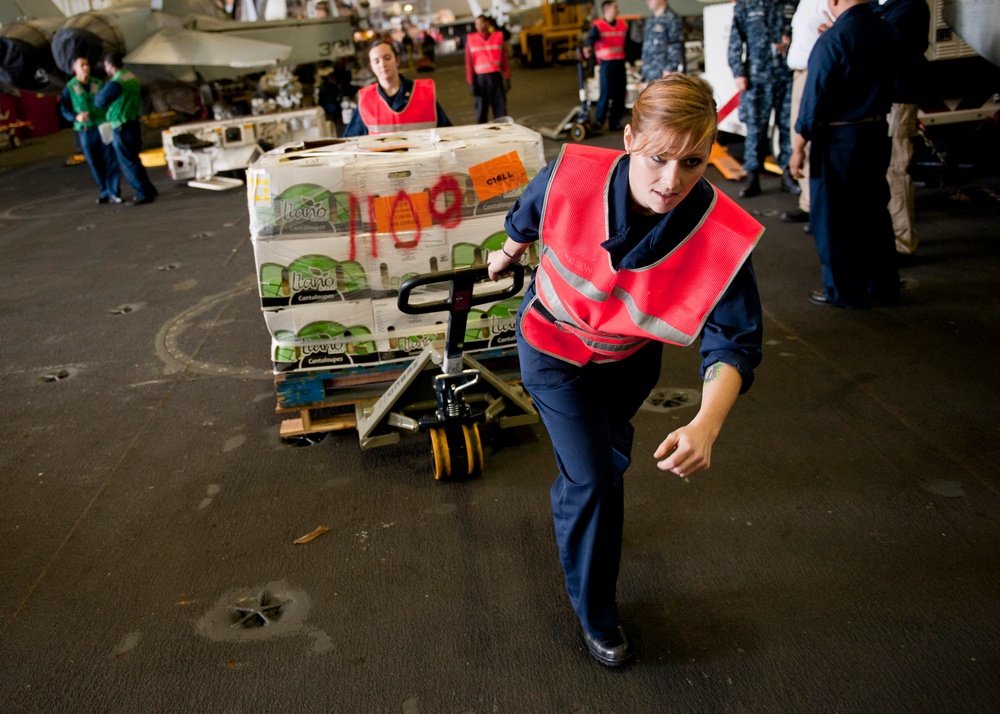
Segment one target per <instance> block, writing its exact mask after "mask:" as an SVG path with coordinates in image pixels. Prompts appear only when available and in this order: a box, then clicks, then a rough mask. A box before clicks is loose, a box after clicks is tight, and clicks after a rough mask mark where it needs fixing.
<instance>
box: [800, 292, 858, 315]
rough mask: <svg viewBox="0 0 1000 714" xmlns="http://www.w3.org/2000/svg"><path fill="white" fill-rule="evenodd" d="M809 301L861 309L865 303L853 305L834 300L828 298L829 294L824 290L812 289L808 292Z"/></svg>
mask: <svg viewBox="0 0 1000 714" xmlns="http://www.w3.org/2000/svg"><path fill="white" fill-rule="evenodd" d="M809 302H811V303H812V304H813V305H826V306H827V307H840V308H845V309H847V310H861V309H863V308H865V307H867V305H861V304H858V305H853V304H850V303H846V302H835V301H833V300H831V299H830V296H829V295H827V294H826V291H825V290H813V291H812V292H811V293H809Z"/></svg>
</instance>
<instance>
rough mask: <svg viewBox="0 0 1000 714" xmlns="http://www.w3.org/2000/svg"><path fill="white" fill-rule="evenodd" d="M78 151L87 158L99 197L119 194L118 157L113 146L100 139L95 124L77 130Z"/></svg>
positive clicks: (99, 133)
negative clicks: (99, 191)
mask: <svg viewBox="0 0 1000 714" xmlns="http://www.w3.org/2000/svg"><path fill="white" fill-rule="evenodd" d="M76 134H77V139H78V140H79V142H80V151H82V152H83V156H84V158H85V159H87V166H89V167H90V172H91V173H92V174H94V180H95V181H97V185H98V186H99V187H100V189H101V198H112V197H114V196H120V195H121V174H120V173H119V171H118V159H117V158H116V157H115V148H114V146H113V145H111V144H105V143H104V142H103V141H101V132H100V131H98V130H97V127H96V126H92V127H90V128H89V129H84V130H83V131H78V132H77V133H76Z"/></svg>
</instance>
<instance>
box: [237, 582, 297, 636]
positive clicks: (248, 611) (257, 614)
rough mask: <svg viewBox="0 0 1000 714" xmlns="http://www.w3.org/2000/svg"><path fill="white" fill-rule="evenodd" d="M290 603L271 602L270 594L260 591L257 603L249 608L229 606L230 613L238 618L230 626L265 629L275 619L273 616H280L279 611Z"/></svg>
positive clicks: (288, 601)
mask: <svg viewBox="0 0 1000 714" xmlns="http://www.w3.org/2000/svg"><path fill="white" fill-rule="evenodd" d="M291 602H292V601H291V600H280V601H272V596H271V594H270V593H268V592H267V591H266V590H261V591H260V593H258V594H257V602H255V603H254V604H253V605H251V606H249V607H242V606H240V605H230V607H229V610H230V612H232V613H233V614H234V615H237V616H238V617H239V618H240V619H238V620H237V621H236V622H234V623H233V624H232V626H233V627H267V626H268V625H270V624H271V620H272V619H277V618H276V617H275V615H278V614H280V613H279V610H280V609H281V608H283V607H284V606H285V605H288V604H289V603H291Z"/></svg>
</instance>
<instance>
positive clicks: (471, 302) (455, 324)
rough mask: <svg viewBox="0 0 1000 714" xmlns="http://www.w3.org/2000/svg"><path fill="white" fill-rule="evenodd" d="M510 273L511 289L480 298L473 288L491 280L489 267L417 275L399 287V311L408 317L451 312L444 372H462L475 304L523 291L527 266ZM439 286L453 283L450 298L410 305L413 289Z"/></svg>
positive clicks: (397, 301) (518, 266)
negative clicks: (512, 279)
mask: <svg viewBox="0 0 1000 714" xmlns="http://www.w3.org/2000/svg"><path fill="white" fill-rule="evenodd" d="M510 272H511V274H512V276H513V278H514V281H513V282H512V283H511V284H510V285H509V286H507V287H506V288H504V289H503V290H500V291H496V292H486V293H480V294H479V295H475V294H474V293H473V287H474V286H475V284H476V283H479V282H483V281H486V280H489V277H490V273H489V267H488V266H486V265H480V266H474V267H471V268H456V269H454V270H443V271H441V272H439V273H424V274H422V275H415V276H413V277H412V278H410V279H409V280H407V281H405V282H404V283H403V284H402V285H400V286H399V297H398V298H397V299H396V305H397V306H398V307H399V310H400V312H404V313H406V314H407V315H421V314H424V313H428V312H447V313H449V315H450V319H449V320H448V336H447V339H446V342H445V352H444V367H443V369H444V372H445V373H452V372H457V371H460V370H461V364H462V353H463V350H464V348H465V327H466V325H467V324H468V320H469V310H471V309H472V308H473V306H475V305H482V304H483V303H487V302H495V301H497V300H503V299H504V298H508V297H513V296H515V295H517V294H518V293H519V292H521V288H522V287H524V266H523V265H521V264H520V263H512V264H511V266H510ZM439 283H450V284H451V291H450V293H449V295H448V298H447V299H445V300H434V301H433V302H419V303H415V302H410V293H412V292H413V290H414V289H416V288H418V287H423V286H425V285H437V284H439Z"/></svg>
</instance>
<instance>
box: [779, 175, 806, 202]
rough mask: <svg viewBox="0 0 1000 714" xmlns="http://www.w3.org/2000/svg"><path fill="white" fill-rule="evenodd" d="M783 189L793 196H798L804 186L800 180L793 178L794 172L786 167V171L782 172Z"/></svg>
mask: <svg viewBox="0 0 1000 714" xmlns="http://www.w3.org/2000/svg"><path fill="white" fill-rule="evenodd" d="M781 190H782V191H784V192H785V193H790V194H792V195H793V196H798V195H799V194H800V193H802V187H801V186H799V182H798V181H796V180H795V179H793V178H792V174H791V172H790V171H789V170H788V169H785V172H784V173H783V174H781Z"/></svg>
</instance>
